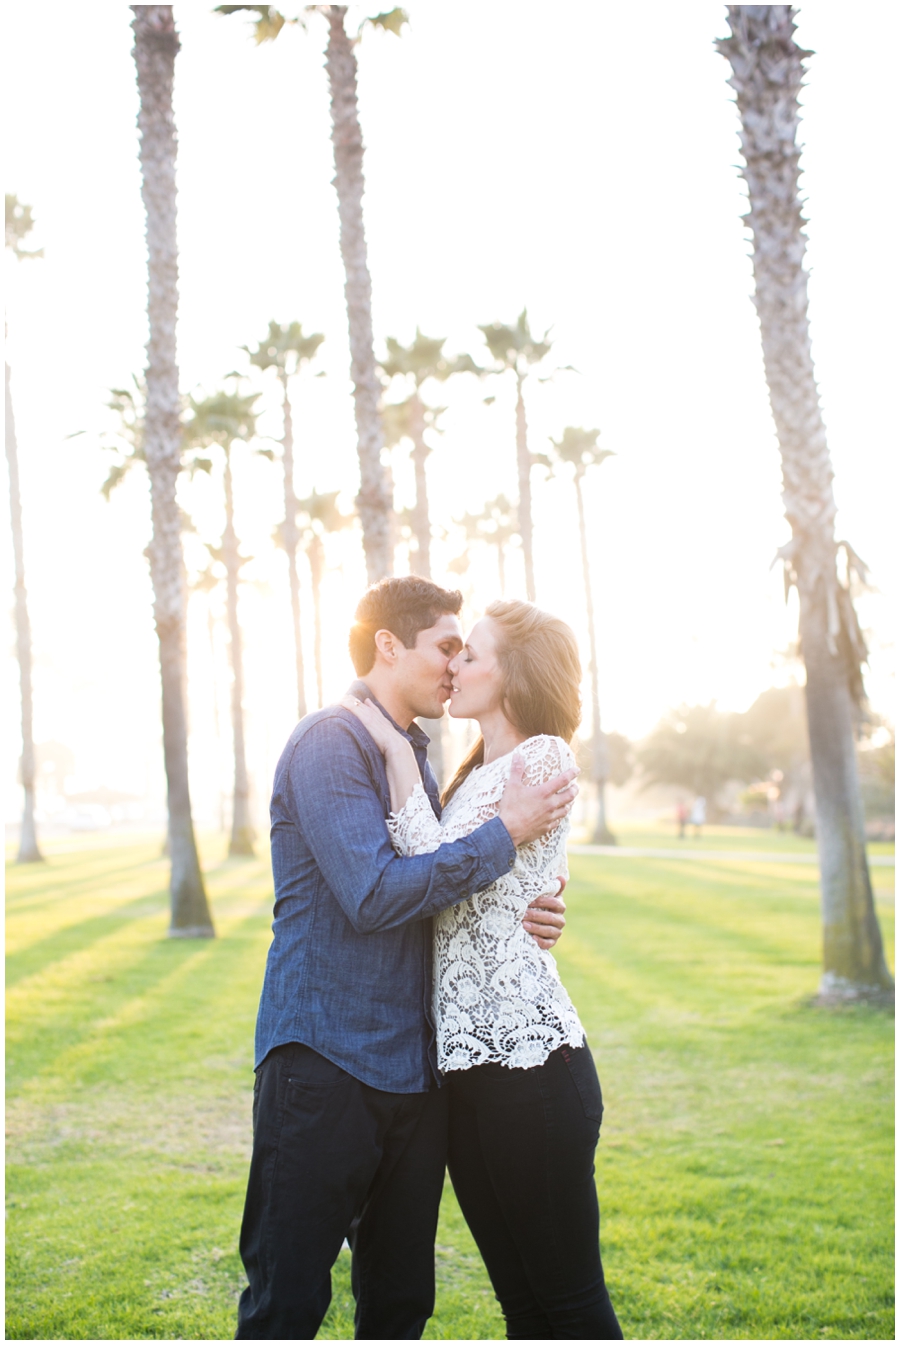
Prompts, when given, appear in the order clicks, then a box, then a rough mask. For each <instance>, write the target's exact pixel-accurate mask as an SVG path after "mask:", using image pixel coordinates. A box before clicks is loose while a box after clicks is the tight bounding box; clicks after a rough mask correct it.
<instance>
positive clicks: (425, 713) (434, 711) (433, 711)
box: [416, 701, 444, 719]
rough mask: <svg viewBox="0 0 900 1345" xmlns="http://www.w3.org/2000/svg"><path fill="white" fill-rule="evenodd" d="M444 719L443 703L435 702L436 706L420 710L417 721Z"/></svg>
mask: <svg viewBox="0 0 900 1345" xmlns="http://www.w3.org/2000/svg"><path fill="white" fill-rule="evenodd" d="M443 717H444V703H443V701H435V703H434V705H430V706H429V707H428V708H427V709H422V710H419V711H418V713H417V715H416V718H417V719H443Z"/></svg>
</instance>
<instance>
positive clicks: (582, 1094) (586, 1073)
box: [562, 1044, 603, 1125]
mask: <svg viewBox="0 0 900 1345" xmlns="http://www.w3.org/2000/svg"><path fill="white" fill-rule="evenodd" d="M562 1058H563V1060H564V1061H565V1062H566V1065H567V1066H568V1070H569V1074H570V1075H571V1077H572V1082H573V1083H574V1085H575V1088H576V1089H577V1091H578V1096H579V1098H580V1099H581V1105H582V1107H583V1108H584V1114H585V1116H586V1117H587V1119H588V1120H589V1121H596V1123H597V1125H600V1124H601V1123H602V1121H603V1093H602V1092H601V1090H600V1080H599V1079H598V1078H597V1067H596V1065H595V1064H594V1057H593V1056H592V1055H591V1052H590V1048H589V1047H588V1046H587V1045H586V1044H585V1045H584V1046H579V1047H578V1048H577V1049H575V1050H573V1049H572V1048H571V1047H570V1046H564V1047H563V1048H562Z"/></svg>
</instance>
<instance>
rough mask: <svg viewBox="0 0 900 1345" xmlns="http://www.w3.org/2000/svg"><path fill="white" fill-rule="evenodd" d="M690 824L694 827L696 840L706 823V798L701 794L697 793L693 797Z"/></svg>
mask: <svg viewBox="0 0 900 1345" xmlns="http://www.w3.org/2000/svg"><path fill="white" fill-rule="evenodd" d="M690 824H691V826H692V827H693V828H694V840H698V839H699V837H700V833H701V831H702V829H703V827H704V826H705V825H706V799H705V798H704V797H703V795H702V794H698V795H697V797H696V798H695V799H694V806H693V808H692V809H691V816H690Z"/></svg>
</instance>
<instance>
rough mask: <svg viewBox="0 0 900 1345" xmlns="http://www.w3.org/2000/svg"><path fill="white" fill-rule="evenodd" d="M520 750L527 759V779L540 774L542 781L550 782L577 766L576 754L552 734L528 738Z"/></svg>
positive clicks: (540, 734)
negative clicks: (551, 778) (554, 776)
mask: <svg viewBox="0 0 900 1345" xmlns="http://www.w3.org/2000/svg"><path fill="white" fill-rule="evenodd" d="M518 750H519V751H520V752H521V753H522V756H523V757H524V758H525V766H526V777H527V776H532V777H535V776H537V774H538V772H540V778H541V779H542V780H549V779H550V777H551V776H553V775H559V773H560V771H565V770H569V769H570V768H571V767H572V766H574V765H575V754H574V753H573V751H572V749H571V747H570V746H569V744H568V743H567V742H566V740H565V739H564V738H558V737H557V736H556V735H555V734H552V733H537V734H535V735H534V737H533V738H526V739H525V741H524V743H522V744H521V746H520V747H519V749H518Z"/></svg>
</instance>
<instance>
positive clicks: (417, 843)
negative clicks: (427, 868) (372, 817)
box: [387, 784, 444, 855]
mask: <svg viewBox="0 0 900 1345" xmlns="http://www.w3.org/2000/svg"><path fill="white" fill-rule="evenodd" d="M387 829H388V831H389V833H390V837H391V844H392V845H393V847H394V849H395V850H396V851H397V854H398V855H429V854H431V852H432V850H437V848H438V846H439V845H440V844H441V843H442V841H443V839H444V836H443V832H442V831H441V824H440V822H439V821H438V820H437V818H436V817H435V815H434V809H433V808H432V806H431V804H430V803H429V801H428V795H427V794H426V793H425V790H424V788H423V786H422V785H420V784H419V785H416V786H415V788H414V789H413V792H412V793H411V794H410V796H409V798H408V799H407V800H406V802H405V803H404V805H403V807H402V808H401V809H400V811H399V812H398V813H391V815H390V817H389V818H388V819H387Z"/></svg>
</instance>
